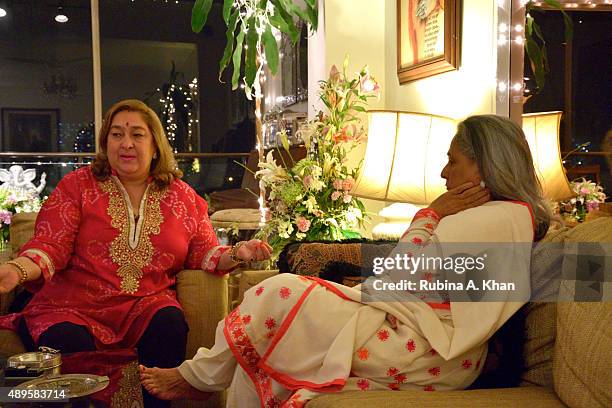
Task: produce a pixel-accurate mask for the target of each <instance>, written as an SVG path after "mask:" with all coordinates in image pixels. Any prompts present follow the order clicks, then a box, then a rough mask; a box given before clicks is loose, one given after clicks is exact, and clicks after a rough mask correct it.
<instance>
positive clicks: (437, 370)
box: [427, 367, 440, 377]
mask: <svg viewBox="0 0 612 408" xmlns="http://www.w3.org/2000/svg"><path fill="white" fill-rule="evenodd" d="M427 372H429V374H431V375H433V376H434V377H437V376H439V375H440V367H432V368H430V369H429V370H427Z"/></svg>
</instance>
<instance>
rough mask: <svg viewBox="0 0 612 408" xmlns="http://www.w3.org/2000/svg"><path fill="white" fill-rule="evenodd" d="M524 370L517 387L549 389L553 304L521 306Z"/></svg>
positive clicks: (550, 381) (555, 306)
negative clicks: (519, 384)
mask: <svg viewBox="0 0 612 408" xmlns="http://www.w3.org/2000/svg"><path fill="white" fill-rule="evenodd" d="M525 313H526V314H527V316H526V317H525V344H524V346H523V359H524V363H525V369H524V371H523V373H522V374H521V380H522V382H521V385H523V386H524V385H540V386H543V387H548V388H552V387H553V375H552V360H553V350H554V347H555V337H556V330H557V323H556V316H557V304H556V303H553V302H547V303H535V302H534V303H529V304H527V306H526V307H525Z"/></svg>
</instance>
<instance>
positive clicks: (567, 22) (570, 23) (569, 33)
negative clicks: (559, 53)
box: [544, 0, 574, 41]
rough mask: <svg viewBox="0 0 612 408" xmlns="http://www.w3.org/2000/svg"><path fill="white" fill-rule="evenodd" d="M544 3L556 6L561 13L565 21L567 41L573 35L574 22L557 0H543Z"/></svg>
mask: <svg viewBox="0 0 612 408" xmlns="http://www.w3.org/2000/svg"><path fill="white" fill-rule="evenodd" d="M544 3H546V5H548V6H550V7H553V8H556V9H557V10H559V11H560V12H561V14H562V15H563V21H564V23H565V41H569V40H571V39H572V37H573V36H574V23H573V21H572V19H571V18H570V17H569V16H568V15H567V13H566V12H565V11H563V8H562V7H561V3H560V2H558V1H557V0H544Z"/></svg>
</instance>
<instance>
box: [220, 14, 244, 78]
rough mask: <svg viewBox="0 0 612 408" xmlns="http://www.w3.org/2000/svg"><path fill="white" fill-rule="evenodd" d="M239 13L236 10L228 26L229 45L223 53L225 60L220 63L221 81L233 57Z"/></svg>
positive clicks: (226, 36)
mask: <svg viewBox="0 0 612 408" xmlns="http://www.w3.org/2000/svg"><path fill="white" fill-rule="evenodd" d="M238 13H239V11H238V10H235V11H234V13H232V16H231V17H230V19H229V22H228V24H227V31H226V32H225V38H226V40H227V43H226V44H225V50H224V51H223V58H221V61H219V80H221V75H222V74H223V71H225V68H227V64H229V60H230V58H231V57H232V51H233V50H234V32H235V31H236V24H237V23H238Z"/></svg>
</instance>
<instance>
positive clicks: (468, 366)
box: [461, 359, 472, 369]
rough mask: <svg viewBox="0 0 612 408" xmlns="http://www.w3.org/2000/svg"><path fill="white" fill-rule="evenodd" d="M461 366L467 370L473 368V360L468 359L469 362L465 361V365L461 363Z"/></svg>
mask: <svg viewBox="0 0 612 408" xmlns="http://www.w3.org/2000/svg"><path fill="white" fill-rule="evenodd" d="M461 366H462V367H463V368H465V369H468V368H470V367H471V366H472V360H470V359H467V360H463V363H461Z"/></svg>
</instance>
